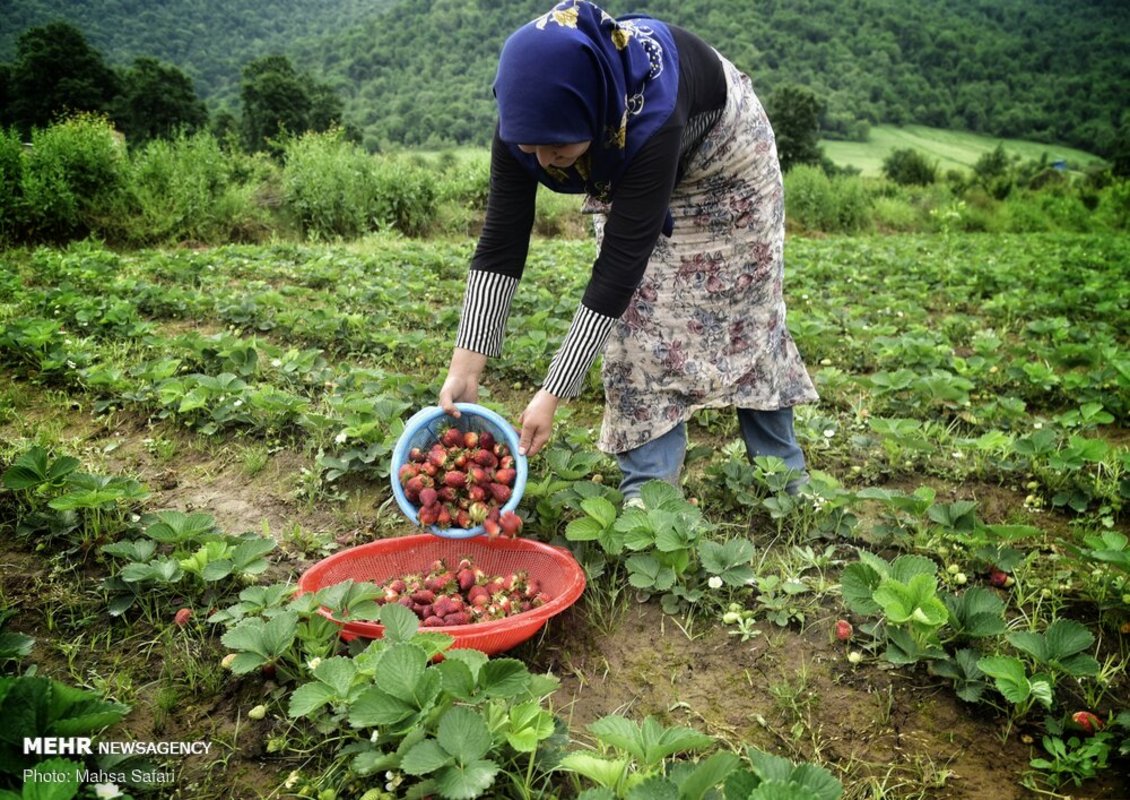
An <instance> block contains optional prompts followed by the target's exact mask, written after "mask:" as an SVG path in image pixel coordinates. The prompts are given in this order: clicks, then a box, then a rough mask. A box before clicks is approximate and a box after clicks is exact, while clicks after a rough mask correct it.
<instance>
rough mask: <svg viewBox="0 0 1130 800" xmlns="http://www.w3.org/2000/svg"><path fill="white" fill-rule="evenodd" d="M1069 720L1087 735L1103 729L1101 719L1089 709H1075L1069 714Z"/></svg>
mask: <svg viewBox="0 0 1130 800" xmlns="http://www.w3.org/2000/svg"><path fill="white" fill-rule="evenodd" d="M1071 720H1072V721H1073V722H1074V723H1075V724H1076V725H1078V726H1079V727H1080V728H1082V729H1083V732H1084V733H1086V734H1088V735H1090V734H1092V733H1095V732H1097V731H1101V730H1102V729H1103V721H1102V720H1101V719H1099V718H1098V717H1097V716H1095V715H1094V714H1092V713H1091V712H1090V711H1076V712H1075V713H1074V714H1072V715H1071Z"/></svg>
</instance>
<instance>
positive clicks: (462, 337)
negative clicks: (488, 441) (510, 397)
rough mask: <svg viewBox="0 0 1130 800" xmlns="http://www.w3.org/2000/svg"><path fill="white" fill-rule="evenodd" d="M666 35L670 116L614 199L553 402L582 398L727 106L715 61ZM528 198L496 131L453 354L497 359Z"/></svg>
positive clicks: (561, 355) (556, 370) (700, 44)
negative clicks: (671, 82) (671, 81)
mask: <svg viewBox="0 0 1130 800" xmlns="http://www.w3.org/2000/svg"><path fill="white" fill-rule="evenodd" d="M669 27H670V29H671V33H672V36H673V38H674V40H675V46H676V48H677V49H678V54H679V89H678V94H677V98H676V101H675V108H674V110H673V111H672V112H671V116H670V117H669V118H668V120H667V121H666V122H665V123H664V124H663V125H662V126H661V127H660V128H659V130H657V131H656V132H655V134H653V135H652V137H651V138H650V139H649V140H648V141H647V142H646V143H644V145H643V146H642V147H641V148H640V149H639V151H638V152H637V154H636V155H635V157H634V158H633V159H632V162H631V163H630V164H629V165H628V167H627V169H626V170H625V171H624V174H623V176H622V177H621V179H620V180H619V181H618V182H617V185H616V186H614V187H613V189H612V197H611V208H610V210H609V212H608V219H607V222H606V225H605V229H604V238H603V241H602V243H601V247H600V253H599V255H598V256H597V259H596V261H595V263H594V264H593V269H592V274H591V277H590V279H589V282H588V285H587V286H586V288H585V291H584V294H583V296H582V297H581V300H580V304H579V306H578V308H577V313H576V315H575V316H574V318H573V322H572V325H571V326H570V329H569V333H568V334H567V335H566V337H565V341H564V342H563V343H562V344H561V346H560V348H559V349H558V351H557V354H556V356H555V357H554V359H553V362H552V364H551V365H550V369H549V374H548V375H547V377H546V379H545V382H544V383H543V384H542V388H544V389H546V390H547V391H549V392H550V393H551V394H553V395H555V396H557V397H562V398H564V397H573V396H576V395H577V394H579V393H580V390H581V388H582V385H583V382H584V378H585V375H586V374H587V373H588V370H589V368H590V367H591V366H592V363H593V361H594V360H595V359H596V356H597V354H598V353H599V352H600V350H601V349H602V348H603V346H604V342H605V341H606V339H607V337H608V333H609V331H610V330H611V329H612V326H613V324H615V322H616V320H617V319H619V318H620V316H621V315H622V314H623V313H624V311H625V309H626V308H627V307H628V303H629V301H630V300H631V297H632V294H633V293H634V292H635V290H636V288H637V287H638V286H639V284H640V282H641V281H642V280H643V276H644V271H645V270H646V268H647V263H648V260H649V259H650V257H651V252H652V250H653V249H654V248H655V243H656V241H657V240H658V238H659V236H660V234H661V232H662V229H663V224H664V221H665V220H666V217H667V210H668V205H669V201H670V198H671V193H672V191H673V190H674V188H675V186H676V183H677V181H678V179H679V178H680V177H681V171H682V168H683V167H684V166H685V164H686V161H687V160H689V158H690V157H691V156H692V155H693V154H694V151H695V149H696V148H697V147H698V145H699V143H700V142H701V140H702V138H703V136H704V135H705V134H706V132H707V131H708V130H709V128H710V126H711V125H712V124H713V123H714V122H715V121H716V120H717V119H718V117H719V116H721V113H722V109H723V107H724V106H725V102H726V79H725V74H724V72H723V68H722V62H721V61H720V59H719V56H718V54H717V53H716V52H715V51H714V50H713V49H712V48H711V47H710V46H709V45H708V44H706V43H705V42H704V41H703V40H702V39H700V38H699V37H697V36H695V35H694V34H692V33H690V32H688V31H685V30H682V29H681V28H677V27H675V26H673V25H672V26H669ZM530 144H549V143H547V142H531V143H530ZM536 193H537V181H536V180H535V178H534V177H533V176H531V175H530V174H529V173H528V172H526V170H524V169H523V168H522V166H521V165H520V164H519V163H518V161H517V160H516V159H515V158H514V157H513V156H512V155H511V153H510V151H509V150H508V148H507V147H506V145H505V144H504V143H503V142H502V141H501V140H500V139H499V138H498V130H497V128H496V129H495V135H494V140H493V142H492V146H491V170H490V193H489V195H488V199H487V212H486V219H485V221H484V224H483V230H482V233H481V235H480V236H479V241H478V245H477V246H476V249H475V254H474V256H473V257H472V259H471V270H470V273H469V275H468V280H467V290H466V294H465V295H464V302H463V313H462V318H461V321H460V326H459V333H458V335H457V337H456V346H457V347H463V348H466V349H468V350H473V351H475V352H479V353H483V354H485V355H488V356H497V355H498V354H499V353H500V352H501V349H502V339H503V334H504V331H505V327H506V320H507V318H508V316H509V311H510V303H511V301H512V299H513V296H514V292H515V290H516V288H517V285H518V282H519V280H520V279H521V277H522V273H523V270H524V268H525V263H526V256H527V253H528V250H529V242H530V231H531V230H532V228H533V223H534V200H535V197H536Z"/></svg>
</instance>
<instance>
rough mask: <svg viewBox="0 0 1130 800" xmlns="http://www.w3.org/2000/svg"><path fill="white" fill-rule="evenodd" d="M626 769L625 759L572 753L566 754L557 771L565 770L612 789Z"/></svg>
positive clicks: (626, 761)
mask: <svg viewBox="0 0 1130 800" xmlns="http://www.w3.org/2000/svg"><path fill="white" fill-rule="evenodd" d="M627 767H628V759H626V758H602V757H600V756H598V755H594V754H593V753H586V752H581V751H573V752H571V753H567V754H566V755H565V756H564V757H563V758H562V759H561V761H560V762H559V764H558V769H566V770H570V771H572V772H576V773H577V774H578V775H583V776H585V777H586V778H588V779H589V780H590V781H593V782H594V783H596V784H598V785H600V786H603V787H606V788H612V787H613V786H615V785H616V784H617V783H618V782H619V780H620V776H621V775H623V774H624V771H625V770H626V769H627Z"/></svg>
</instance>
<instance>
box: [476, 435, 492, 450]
mask: <svg viewBox="0 0 1130 800" xmlns="http://www.w3.org/2000/svg"><path fill="white" fill-rule="evenodd" d="M479 447H481V448H482V449H484V450H494V434H493V433H491V432H490V431H483V432H482V433H480V434H479Z"/></svg>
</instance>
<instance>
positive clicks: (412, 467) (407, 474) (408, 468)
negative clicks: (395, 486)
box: [396, 462, 420, 486]
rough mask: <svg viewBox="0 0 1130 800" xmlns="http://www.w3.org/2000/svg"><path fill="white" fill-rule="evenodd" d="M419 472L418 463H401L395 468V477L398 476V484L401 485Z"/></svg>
mask: <svg viewBox="0 0 1130 800" xmlns="http://www.w3.org/2000/svg"><path fill="white" fill-rule="evenodd" d="M419 473H420V465H419V464H416V463H414V462H409V463H407V464H401V465H400V469H399V470H397V473H396V474H397V477H399V478H400V485H401V486H403V485H404V484H405V483H407V482H408V480H409V479H410V478H414V477H416V476H417V475H418V474H419Z"/></svg>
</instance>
